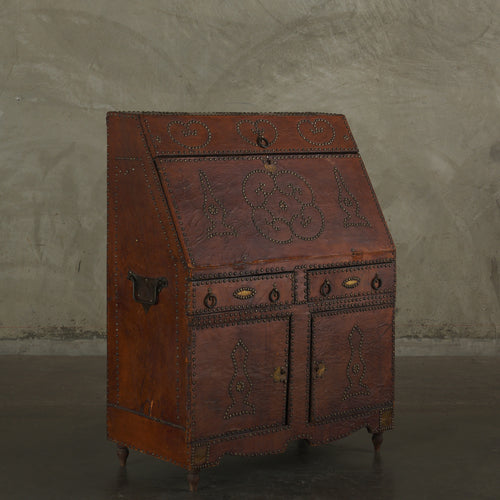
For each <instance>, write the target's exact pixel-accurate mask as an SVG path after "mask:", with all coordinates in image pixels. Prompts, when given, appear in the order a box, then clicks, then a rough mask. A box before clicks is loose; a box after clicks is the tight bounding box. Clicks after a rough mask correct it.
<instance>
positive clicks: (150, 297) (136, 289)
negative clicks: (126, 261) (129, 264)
mask: <svg viewBox="0 0 500 500" xmlns="http://www.w3.org/2000/svg"><path fill="white" fill-rule="evenodd" d="M127 279H129V280H130V281H131V282H132V295H133V297H134V300H135V301H136V302H139V303H140V304H142V306H143V307H144V310H145V311H146V312H147V310H148V309H149V308H150V307H151V306H154V305H155V304H158V296H159V294H160V291H161V290H162V289H163V288H165V287H166V286H167V285H168V281H167V278H163V277H162V278H150V277H146V276H139V275H138V274H135V273H134V272H133V271H129V272H128V275H127Z"/></svg>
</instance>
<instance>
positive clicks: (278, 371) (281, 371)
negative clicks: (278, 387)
mask: <svg viewBox="0 0 500 500" xmlns="http://www.w3.org/2000/svg"><path fill="white" fill-rule="evenodd" d="M273 380H274V381H275V382H283V383H284V382H286V369H285V368H283V367H282V366H278V367H277V368H275V369H274V372H273Z"/></svg>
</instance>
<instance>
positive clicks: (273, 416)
mask: <svg viewBox="0 0 500 500" xmlns="http://www.w3.org/2000/svg"><path fill="white" fill-rule="evenodd" d="M193 338H194V342H193V345H194V347H193V355H192V387H193V389H192V395H191V397H192V401H191V407H192V424H193V427H192V429H193V430H192V439H193V440H199V439H204V438H215V437H221V436H226V435H227V436H230V435H234V434H239V433H245V432H249V431H252V430H257V429H268V428H272V427H277V428H278V427H283V426H285V425H286V424H287V401H288V364H289V346H290V316H282V317H275V318H268V319H266V320H252V321H248V322H239V323H238V324H231V325H222V326H212V327H211V328H201V329H197V330H194V331H193Z"/></svg>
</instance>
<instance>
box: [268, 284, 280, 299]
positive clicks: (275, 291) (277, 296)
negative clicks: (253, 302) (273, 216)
mask: <svg viewBox="0 0 500 500" xmlns="http://www.w3.org/2000/svg"><path fill="white" fill-rule="evenodd" d="M269 300H270V301H271V302H272V303H274V302H278V300H280V293H279V291H278V289H277V288H276V283H275V284H274V285H273V289H272V290H271V291H270V292H269Z"/></svg>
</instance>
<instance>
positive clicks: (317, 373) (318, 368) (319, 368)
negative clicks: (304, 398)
mask: <svg viewBox="0 0 500 500" xmlns="http://www.w3.org/2000/svg"><path fill="white" fill-rule="evenodd" d="M325 372H326V366H325V363H322V362H321V361H316V364H315V366H314V378H323V375H324V374H325Z"/></svg>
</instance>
